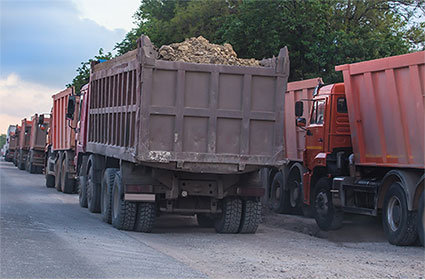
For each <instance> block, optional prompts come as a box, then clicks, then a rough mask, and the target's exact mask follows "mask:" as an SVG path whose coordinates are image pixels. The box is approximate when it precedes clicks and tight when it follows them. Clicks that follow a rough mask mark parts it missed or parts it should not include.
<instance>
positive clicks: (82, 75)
mask: <svg viewBox="0 0 425 280" xmlns="http://www.w3.org/2000/svg"><path fill="white" fill-rule="evenodd" d="M111 58H112V54H111V53H110V52H108V53H104V52H103V49H102V48H101V49H99V53H98V55H95V56H94V58H93V59H89V60H88V61H85V62H81V66H80V67H78V68H77V73H78V74H77V76H75V78H74V79H73V80H72V83H71V84H67V85H66V87H67V88H68V87H72V86H74V87H75V92H77V93H78V92H80V90H81V88H82V87H83V86H84V85H85V84H87V83H88V82H89V80H90V64H91V62H92V61H98V60H99V59H106V60H108V59H111Z"/></svg>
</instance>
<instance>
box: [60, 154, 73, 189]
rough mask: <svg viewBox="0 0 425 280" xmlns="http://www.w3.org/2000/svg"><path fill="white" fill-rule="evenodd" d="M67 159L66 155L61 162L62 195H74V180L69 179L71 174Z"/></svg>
mask: <svg viewBox="0 0 425 280" xmlns="http://www.w3.org/2000/svg"><path fill="white" fill-rule="evenodd" d="M69 160H70V159H69V158H68V154H66V155H65V156H64V160H63V161H62V170H61V176H62V178H61V189H62V192H64V193H74V189H75V180H74V179H73V178H71V173H70V172H69V169H70V168H69Z"/></svg>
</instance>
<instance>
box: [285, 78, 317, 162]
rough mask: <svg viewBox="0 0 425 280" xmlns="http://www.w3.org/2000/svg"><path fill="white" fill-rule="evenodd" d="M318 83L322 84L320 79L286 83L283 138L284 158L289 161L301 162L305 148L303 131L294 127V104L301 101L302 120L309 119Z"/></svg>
mask: <svg viewBox="0 0 425 280" xmlns="http://www.w3.org/2000/svg"><path fill="white" fill-rule="evenodd" d="M319 83H323V81H322V78H314V79H309V80H304V81H297V82H291V83H288V89H287V91H286V93H285V127H284V129H283V131H284V136H285V147H286V148H285V152H286V156H285V157H286V158H287V159H288V160H291V161H300V162H301V161H302V160H303V151H304V148H305V131H304V130H303V129H301V128H299V127H297V126H296V125H295V120H296V117H295V102H297V101H301V100H303V102H304V108H305V110H304V113H303V115H302V118H305V119H306V120H307V119H309V117H310V108H311V101H310V100H311V99H312V98H313V93H314V89H315V88H316V86H317V85H318V84H319Z"/></svg>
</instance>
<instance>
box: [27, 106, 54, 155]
mask: <svg viewBox="0 0 425 280" xmlns="http://www.w3.org/2000/svg"><path fill="white" fill-rule="evenodd" d="M38 120H39V116H38V115H37V114H35V115H34V116H32V117H31V121H32V123H33V126H32V127H31V136H30V149H34V150H40V151H44V148H45V147H46V134H47V129H48V127H49V122H50V119H49V118H44V124H43V125H40V124H38Z"/></svg>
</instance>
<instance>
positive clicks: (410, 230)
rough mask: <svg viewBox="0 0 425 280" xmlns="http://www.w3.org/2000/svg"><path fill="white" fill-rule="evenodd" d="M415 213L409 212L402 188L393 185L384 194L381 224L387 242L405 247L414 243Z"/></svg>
mask: <svg viewBox="0 0 425 280" xmlns="http://www.w3.org/2000/svg"><path fill="white" fill-rule="evenodd" d="M416 217H417V213H416V212H413V211H409V210H408V208H407V199H406V196H405V194H404V191H403V187H402V186H401V185H400V183H399V182H395V183H393V184H392V185H391V186H390V188H389V190H388V192H387V193H386V194H385V198H384V206H383V209H382V223H383V226H384V232H385V234H386V235H387V239H388V241H389V242H390V243H391V244H393V245H399V246H406V245H411V244H413V243H414V242H415V241H416V238H417V237H418V232H417V229H416V222H417V220H416Z"/></svg>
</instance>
